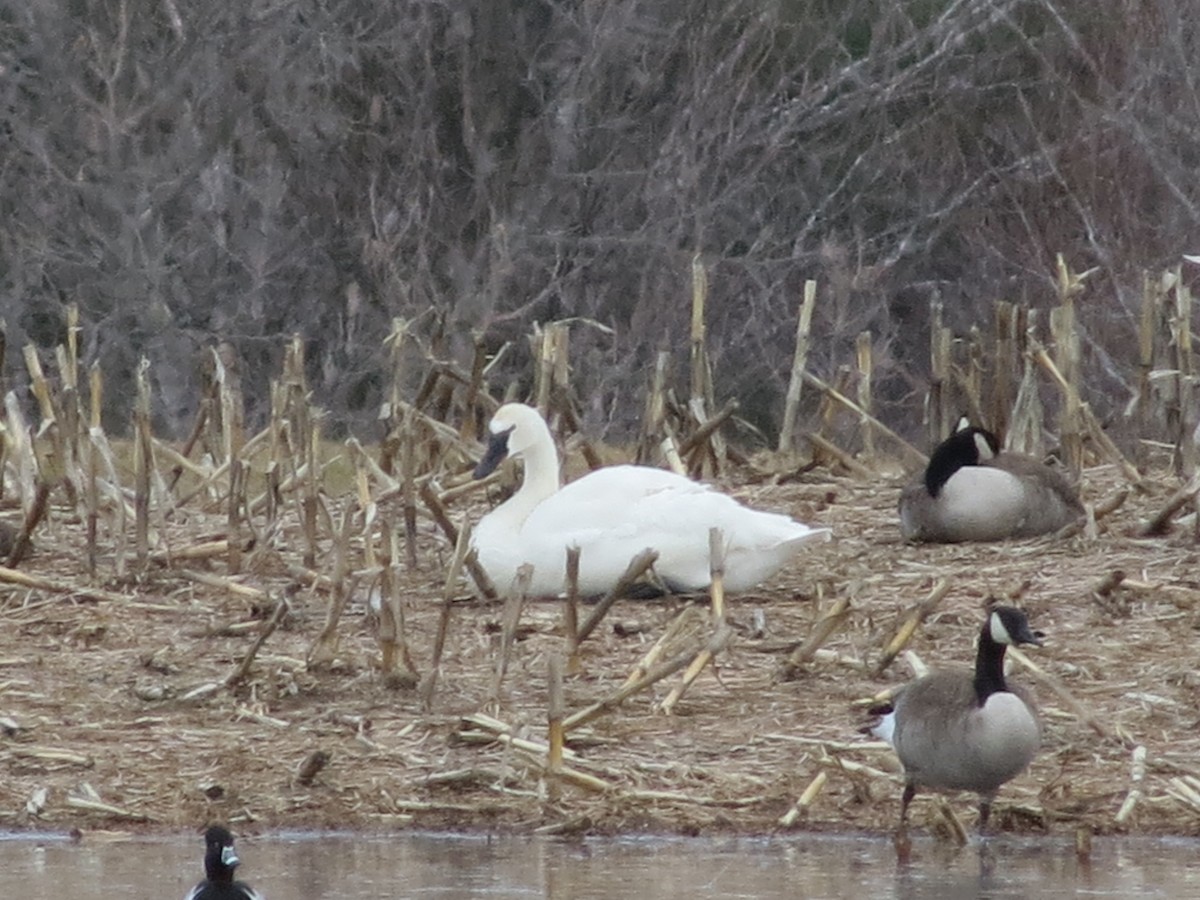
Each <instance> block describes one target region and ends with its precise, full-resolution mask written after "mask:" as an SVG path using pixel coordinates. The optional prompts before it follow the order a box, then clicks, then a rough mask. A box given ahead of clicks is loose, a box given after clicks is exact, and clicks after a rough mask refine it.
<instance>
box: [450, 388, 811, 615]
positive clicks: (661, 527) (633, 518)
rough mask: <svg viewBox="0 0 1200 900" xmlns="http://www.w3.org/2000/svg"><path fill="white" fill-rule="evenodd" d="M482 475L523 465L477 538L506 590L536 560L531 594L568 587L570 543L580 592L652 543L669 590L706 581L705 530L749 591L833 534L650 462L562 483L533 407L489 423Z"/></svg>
mask: <svg viewBox="0 0 1200 900" xmlns="http://www.w3.org/2000/svg"><path fill="white" fill-rule="evenodd" d="M488 430H489V432H490V440H489V443H488V449H487V453H486V454H485V455H484V457H483V459H482V460H480V462H479V466H478V467H477V468H476V470H475V476H476V477H477V478H482V477H484V476H485V475H487V474H488V473H489V472H491V471H492V470H493V469H495V468H496V466H497V465H499V464H500V462H501V461H502V460H504V459H505V458H506V457H510V456H511V457H520V458H521V459H523V460H524V463H525V476H524V480H523V481H522V483H521V487H520V488H519V489H518V490H517V492H516V493H515V494H513V496H512V497H510V498H509V499H508V500H507V501H506V502H504V503H503V504H501V505H500V506H499V507H497V508H496V509H494V510H492V512H490V513H488V514H487V515H486V516H484V517H483V518H482V519H481V520H480V521H479V524H478V525H477V526H476V528H475V532H474V534H473V536H472V544H473V546H474V547H475V550H476V553H477V555H478V558H479V562H480V564H481V565H482V566H483V568H484V570H486V571H487V573H488V575H489V576H490V577H491V579H492V581H493V583H494V584H495V585H496V588H497V590H499V591H501V592H506V591H507V590H508V589H509V588H510V586H511V585H512V582H513V578H514V576H515V575H516V571H517V568H518V567H519V566H521V565H522V564H525V563H529V564H531V565H532V566H533V581H532V583H531V585H530V590H529V593H530V595H531V596H556V595H558V594H561V593H562V592H563V589H564V581H565V578H566V553H567V548H568V547H572V546H575V547H579V549H580V556H579V591H580V593H581V594H583V595H584V596H590V595H596V594H603V593H605V592H607V591H608V590H609V588H611V587H612V586H613V585H614V584H615V583H616V582H617V580H618V579H619V578H620V577H621V575H622V573H624V571H625V569H626V568H627V567H628V565H629V562H630V560H631V559H633V557H634V556H636V555H637V554H638V553H641V552H642V551H643V550H645V549H646V548H648V547H649V548H652V549H654V550H656V551H658V561H657V562H656V563H655V566H654V569H655V572H656V573H657V574H658V577H659V578H660V579H661V580H662V581H663V582H664V583H665V584H666V585H667V586H668V587H670V588H671V589H672V590H678V591H688V590H701V589H704V588H706V587H707V586H708V584H709V581H710V577H709V552H708V540H709V538H708V532H709V529H710V528H713V527H715V528H719V529H721V533H722V535H723V537H724V541H725V547H726V552H725V588H726V590H728V591H730V592H738V591H744V590H747V589H749V588H751V587H753V586H754V585H756V584H758V583H759V582H760V581H763V580H764V579H766V578H769V577H770V576H771V575H773V574H775V572H777V571H778V570H779V569H780V568H782V567H783V566H784V565H785V564H786V563H787V562H788V560H790V559H791V558H792V556H794V555H795V554H796V552H797V551H798V550H799V549H800V545H801V544H803V543H804V542H806V541H810V540H813V539H814V538H820V539H823V540H828V538H829V530H828V529H826V528H809V527H808V526H807V525H804V524H802V523H800V522H797V521H795V520H794V519H791V518H789V517H788V516H784V515H779V514H777V513H769V512H760V511H758V510H753V509H748V508H747V507H745V506H742V505H741V504H740V503H738V502H737V501H736V500H734V499H733V498H732V497H729V496H727V495H725V494H722V493H720V492H719V491H716V490H713V489H712V488H710V487H709V486H708V485H705V484H700V483H699V482H695V481H692V480H691V479H689V478H684V477H683V476H682V475H676V474H674V473H673V472H668V471H666V470H664V469H655V468H650V467H648V466H631V465H621V466H608V467H605V468H603V469H598V470H596V471H595V472H592V473H590V474H588V475H585V476H584V477H582V478H580V479H578V480H576V481H573V482H571V483H570V484H568V485H567V486H566V487H563V488H561V489H560V488H559V461H558V451H557V450H556V449H555V447H554V440H553V438H551V436H550V429H549V428H547V427H546V423H545V421H544V420H543V419H542V417H541V415H540V414H539V413H538V412H537V410H535V409H533V408H531V407H529V406H525V405H524V404H521V403H509V404H506V405H504V406H502V407H500V409H499V410H497V411H496V414H495V416H493V417H492V421H491V423H490V424H489V426H488Z"/></svg>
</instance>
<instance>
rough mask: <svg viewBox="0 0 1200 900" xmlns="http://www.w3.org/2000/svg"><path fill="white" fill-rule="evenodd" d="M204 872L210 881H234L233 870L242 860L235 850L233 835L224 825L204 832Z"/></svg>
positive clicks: (214, 826)
mask: <svg viewBox="0 0 1200 900" xmlns="http://www.w3.org/2000/svg"><path fill="white" fill-rule="evenodd" d="M204 845H205V850H204V872H205V874H206V875H208V878H209V880H210V881H219V882H227V881H233V870H234V869H236V868H237V865H238V863H239V862H241V860H239V859H238V855H237V852H236V851H235V850H234V849H233V835H232V834H230V832H229V829H228V828H225V827H224V826H223V825H212V826H210V827H209V828H208V830H207V831H205V832H204Z"/></svg>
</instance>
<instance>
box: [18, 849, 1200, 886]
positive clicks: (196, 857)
mask: <svg viewBox="0 0 1200 900" xmlns="http://www.w3.org/2000/svg"><path fill="white" fill-rule="evenodd" d="M239 850H240V853H241V856H242V860H243V867H242V869H241V870H240V871H239V874H240V875H242V876H243V877H244V878H245V879H246V880H247V881H249V882H250V883H251V884H253V885H254V886H255V887H256V888H258V889H259V890H260V891H261V892H262V893H263V894H265V895H266V897H267V900H318V898H321V900H325V898H329V900H332V898H337V900H357V898H363V900H365V898H419V900H426V898H433V900H440V898H488V900H510V898H511V900H530V898H545V900H618V898H619V900H629V898H641V897H647V898H651V897H652V898H695V897H720V898H743V897H745V898H761V897H788V898H806V900H816V898H847V897H848V898H854V900H875V898H889V897H890V898H946V900H958V898H964V897H978V898H1010V897H1011V898H1023V897H1037V898H1041V897H1076V896H1088V897H1119V898H1128V897H1161V898H1181V897H1195V898H1200V841H1195V840H1161V841H1159V840H1155V841H1151V840H1138V839H1130V840H1116V839H1114V840H1107V839H1106V840H1099V839H1098V840H1096V841H1095V843H1094V845H1093V850H1092V857H1091V860H1090V862H1089V863H1088V864H1086V865H1084V864H1081V863H1080V862H1078V861H1077V860H1076V858H1075V855H1074V851H1073V848H1072V845H1071V844H1070V842H1069V841H1066V840H1062V839H1058V838H1042V839H1028V838H1020V839H1016V838H1008V837H998V838H994V839H992V840H991V841H990V842H989V843H988V844H987V845H985V846H984V847H982V848H981V847H980V846H979V845H974V846H971V847H968V848H966V849H964V850H961V851H951V850H948V849H944V848H941V847H939V846H936V845H934V844H933V843H931V842H923V841H921V840H918V841H917V842H916V844H915V846H914V852H913V857H912V860H911V861H910V862H909V863H908V864H906V865H904V866H898V865H897V863H896V858H895V854H894V852H893V850H892V846H891V844H890V842H889V841H887V840H884V839H879V838H864V837H826V836H788V837H781V838H763V839H728V840H721V839H713V840H708V839H695V840H691V839H672V838H639V839H617V840H586V841H582V842H559V841H550V840H541V839H535V838H519V837H506V838H490V839H489V838H483V837H450V836H444V835H441V836H439V835H414V834H398V835H394V836H391V837H386V838H384V837H377V836H373V837H362V836H354V835H320V836H318V835H312V834H275V835H270V836H262V837H247V838H244V839H243V840H241V841H240V842H239ZM201 854H202V842H201V840H200V838H199V836H195V837H187V838H183V837H180V838H170V839H137V840H113V841H97V840H92V839H89V840H86V841H84V842H82V843H72V842H70V841H68V840H66V839H64V838H62V837H60V836H52V835H43V836H41V837H38V838H34V837H30V836H28V835H4V834H0V895H2V896H4V897H13V898H17V897H20V898H22V900H65V898H72V900H74V898H89V897H96V898H106V897H116V896H120V897H130V898H135V897H141V898H147V900H150V898H158V897H173V898H177V900H178V898H182V897H183V895H184V894H185V893H186V891H187V890H188V889H189V888H190V887H191V885H192V884H194V883H195V882H196V880H197V878H198V873H199V869H200V858H201Z"/></svg>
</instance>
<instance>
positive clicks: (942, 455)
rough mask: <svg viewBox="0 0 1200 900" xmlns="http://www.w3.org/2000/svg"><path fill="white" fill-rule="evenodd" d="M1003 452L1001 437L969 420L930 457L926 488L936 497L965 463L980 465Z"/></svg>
mask: <svg viewBox="0 0 1200 900" xmlns="http://www.w3.org/2000/svg"><path fill="white" fill-rule="evenodd" d="M999 452H1000V441H999V440H998V439H997V437H996V435H994V434H992V433H991V432H990V431H988V430H987V429H985V428H976V427H975V426H973V425H968V424H966V423H965V422H964V423H962V424H961V425H959V427H958V430H957V431H955V432H954V434H952V435H950V437H948V438H946V439H945V440H944V441H942V442H941V443H940V444H938V445H937V447H936V448H935V449H934V451H933V455H931V456H930V457H929V465H927V466H926V467H925V489H926V490H927V491H929V496H931V497H936V496H937V495H938V494H939V493H941V490H942V486H943V485H944V484H945V483H946V482H947V481H949V480H950V476H952V475H953V474H954V473H955V472H957V471H958V470H959V469H961V468H962V467H963V466H978V465H980V464H981V463H985V462H987V461H988V460H990V459H995V457H996V454H997V453H999Z"/></svg>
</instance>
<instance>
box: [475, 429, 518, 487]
mask: <svg viewBox="0 0 1200 900" xmlns="http://www.w3.org/2000/svg"><path fill="white" fill-rule="evenodd" d="M510 434H512V429H511V428H509V429H506V430H505V431H501V432H500V433H499V434H493V435H492V436H491V437H490V438H488V445H487V452H485V453H484V454H483V459H481V460H479V465H477V466H476V467H475V477H476V478H486V477H487V476H488V475H490V474H492V472H494V471H495V469H496V466H498V465H500V463H502V462H504V460H505V459H506V458H507V457H508V436H509V435H510Z"/></svg>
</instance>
